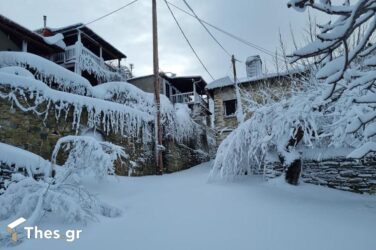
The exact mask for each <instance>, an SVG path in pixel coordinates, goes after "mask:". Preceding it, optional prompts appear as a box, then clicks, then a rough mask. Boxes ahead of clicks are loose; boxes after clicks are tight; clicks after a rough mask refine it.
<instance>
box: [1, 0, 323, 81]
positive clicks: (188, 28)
mask: <svg viewBox="0 0 376 250" xmlns="http://www.w3.org/2000/svg"><path fill="white" fill-rule="evenodd" d="M130 1H131V0H95V1H94V0H64V1H62V0H1V1H0V9H1V14H2V15H5V16H6V17H8V18H10V19H12V20H13V21H16V22H18V23H19V24H21V25H23V26H25V27H27V28H29V29H32V30H34V29H37V28H40V27H41V26H42V25H43V18H42V16H43V15H47V16H48V21H47V25H48V26H49V27H52V28H54V27H62V26H67V25H70V24H74V23H79V22H83V23H86V22H89V21H91V20H93V19H95V18H97V17H99V16H102V15H104V14H106V13H108V12H110V11H112V10H114V9H116V8H119V7H120V6H122V5H125V4H126V3H128V2H130ZM170 1H171V2H172V3H174V4H176V5H178V6H181V7H182V8H185V9H186V7H185V5H184V2H183V1H182V0H170ZM187 1H188V3H190V5H191V7H192V8H193V9H194V10H195V11H196V13H197V15H198V16H200V17H201V18H202V19H204V20H206V21H208V22H210V23H212V24H214V25H216V26H219V27H221V28H222V29H225V30H227V31H229V32H231V33H233V34H235V35H237V36H240V37H242V38H244V39H246V40H248V41H250V42H252V43H255V44H257V45H259V46H262V47H264V48H266V49H268V50H271V51H275V50H276V49H277V48H278V47H279V39H278V34H279V30H280V31H281V33H282V35H283V37H284V40H285V42H286V44H287V46H288V48H289V50H290V51H291V50H292V46H291V45H292V42H291V39H290V31H289V30H290V28H289V27H290V25H291V26H292V27H293V29H294V34H295V36H296V38H297V39H298V40H299V42H300V43H302V44H303V40H304V36H305V34H304V31H303V30H304V28H305V27H306V26H307V25H306V24H307V20H308V18H307V13H300V12H296V11H294V10H293V9H288V8H287V7H286V3H287V0H187ZM157 2H158V15H159V16H158V18H159V52H160V68H161V70H162V71H164V72H173V73H177V74H178V75H202V76H204V78H205V79H206V80H207V81H208V82H210V81H211V78H210V77H209V76H208V75H207V74H206V72H205V71H204V70H203V68H202V67H201V65H200V64H199V62H198V61H197V59H196V58H195V56H194V55H193V53H192V51H191V50H190V48H189V47H188V45H187V43H186V42H185V40H184V38H183V37H182V35H181V33H180V31H179V30H178V28H177V26H176V24H175V23H174V20H173V19H172V17H171V15H170V13H169V12H168V10H167V8H166V5H165V3H164V1H162V0H158V1H157ZM173 10H174V11H175V13H176V16H177V18H178V20H179V21H180V23H181V25H182V27H183V29H184V30H185V32H186V33H187V35H188V37H189V38H190V40H191V42H192V44H193V46H194V47H195V48H196V50H197V53H198V54H199V55H200V57H201V58H202V60H203V61H204V63H205V64H206V66H207V68H208V69H209V71H210V72H211V73H212V75H213V76H214V78H219V77H222V76H225V75H227V74H229V73H230V58H229V57H228V56H227V55H226V54H225V53H224V52H223V51H222V50H221V48H220V47H219V46H217V44H216V43H215V42H214V41H213V40H212V39H211V38H210V36H209V35H208V34H207V33H206V32H205V30H204V29H203V28H202V27H201V26H200V24H199V23H198V21H197V20H195V19H194V18H192V17H190V16H187V15H186V14H184V13H181V12H179V11H177V10H175V9H173ZM312 15H313V16H315V17H316V18H317V20H318V21H319V22H320V21H323V20H322V18H323V17H322V16H318V14H317V13H312ZM89 27H90V28H92V29H93V30H94V31H95V32H96V33H98V34H99V35H101V36H102V37H103V38H105V39H106V40H107V41H109V42H110V43H111V44H113V45H114V46H115V47H117V48H118V49H119V50H121V51H122V52H124V53H125V54H126V55H127V56H128V58H127V60H126V63H127V64H129V63H133V64H134V65H135V70H134V74H135V75H136V76H140V75H144V74H150V73H152V35H151V0H139V1H138V2H136V3H135V4H133V5H131V6H129V7H127V8H125V9H123V10H121V11H119V12H117V13H115V14H113V15H111V16H108V17H107V18H105V19H102V20H100V21H98V22H96V23H93V24H91V25H90V26H89ZM213 34H214V35H215V36H216V37H217V38H218V40H219V41H221V43H222V44H223V46H224V47H225V48H226V49H227V50H228V51H230V52H231V53H234V54H235V56H236V57H237V58H239V59H240V60H242V61H245V59H246V57H247V56H250V55H256V54H259V55H260V56H261V58H262V60H263V62H264V64H265V65H267V67H268V71H269V72H271V71H273V70H274V69H273V65H274V64H273V59H272V58H271V57H270V56H268V55H265V54H263V53H262V52H260V51H258V50H256V49H253V48H251V47H248V46H246V45H243V44H242V43H239V42H238V41H236V40H233V39H232V38H229V37H227V36H225V35H223V34H221V33H218V32H216V31H213ZM238 71H239V75H240V76H244V75H245V65H244V63H239V64H238Z"/></svg>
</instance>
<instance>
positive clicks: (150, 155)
mask: <svg viewBox="0 0 376 250" xmlns="http://www.w3.org/2000/svg"><path fill="white" fill-rule="evenodd" d="M71 112H73V109H71ZM72 119H73V113H69V114H68V116H67V118H66V119H65V117H63V116H62V117H60V119H59V120H56V118H55V111H54V110H53V108H50V110H49V114H48V116H47V118H46V119H44V117H40V116H38V115H36V114H35V113H33V112H31V111H30V112H23V111H21V110H20V109H18V108H17V106H16V105H12V104H11V103H10V102H9V101H8V100H4V99H1V98H0V142H2V143H6V144H10V145H13V146H16V147H19V148H22V149H25V150H28V151H30V152H33V153H35V154H37V155H40V156H41V157H43V158H44V159H47V160H49V159H50V157H51V153H52V151H53V148H54V146H55V144H56V142H57V140H58V139H59V138H61V137H63V136H67V135H75V134H76V130H75V129H73V128H72ZM86 119H87V116H86V115H85V112H83V114H82V116H81V124H86ZM86 129H87V127H85V126H83V125H82V126H81V129H80V131H78V133H79V134H80V133H81V131H84V130H86ZM99 132H100V131H99ZM203 133H204V131H203ZM102 135H103V138H104V140H105V141H109V142H111V143H114V144H116V145H119V146H122V147H124V148H125V151H126V153H127V154H129V155H130V159H128V160H126V161H124V162H121V161H117V163H116V173H117V174H119V175H136V176H139V175H150V174H154V173H155V161H154V143H143V142H142V141H141V140H139V139H138V138H127V137H125V136H121V135H120V134H115V133H109V134H105V133H102ZM196 137H197V138H192V139H191V140H190V141H188V142H186V143H185V144H187V145H188V146H185V145H183V144H178V143H177V142H174V141H171V140H164V142H163V143H164V145H165V147H166V151H165V152H164V159H165V170H166V172H174V171H178V170H182V169H186V168H189V167H192V166H194V165H197V164H199V163H201V162H203V161H207V160H208V159H209V158H208V155H207V154H206V153H205V152H207V150H208V149H207V147H206V146H207V141H206V136H205V135H204V134H203V135H200V136H196ZM205 145H206V146H205ZM198 149H200V150H198ZM0 153H1V152H0ZM63 162H64V155H62V156H60V157H59V158H58V163H60V164H61V163H63Z"/></svg>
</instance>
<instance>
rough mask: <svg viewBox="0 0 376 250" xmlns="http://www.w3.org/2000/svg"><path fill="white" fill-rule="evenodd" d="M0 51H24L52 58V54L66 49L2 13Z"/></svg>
mask: <svg viewBox="0 0 376 250" xmlns="http://www.w3.org/2000/svg"><path fill="white" fill-rule="evenodd" d="M0 51H23V52H29V53H33V54H37V55H39V56H42V57H45V58H48V59H50V56H51V55H53V54H56V53H61V52H64V49H63V48H61V47H60V46H57V45H55V44H49V43H48V42H47V41H46V40H45V39H44V38H43V37H42V36H40V35H38V34H36V33H35V32H32V31H30V30H29V29H27V28H25V27H23V26H21V25H19V24H18V23H16V22H13V21H12V20H10V19H8V18H6V17H5V16H2V15H0Z"/></svg>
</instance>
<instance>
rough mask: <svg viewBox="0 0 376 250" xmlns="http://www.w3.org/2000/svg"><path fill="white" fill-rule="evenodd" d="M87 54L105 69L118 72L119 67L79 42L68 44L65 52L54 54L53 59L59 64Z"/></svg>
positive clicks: (67, 62)
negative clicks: (108, 62) (107, 61)
mask: <svg viewBox="0 0 376 250" xmlns="http://www.w3.org/2000/svg"><path fill="white" fill-rule="evenodd" d="M80 55H82V56H85V57H88V58H90V60H91V61H92V62H94V63H95V64H97V65H98V66H100V67H102V68H103V69H104V70H107V71H110V72H113V73H118V72H119V69H118V68H116V67H113V66H111V65H109V64H107V63H106V62H105V61H104V60H103V58H101V57H99V56H97V55H96V54H94V53H93V52H92V51H90V50H89V49H87V48H85V47H84V46H82V45H81V46H79V45H78V44H75V45H71V46H67V47H66V48H65V51H64V52H60V53H57V54H54V55H52V61H54V62H55V63H57V64H69V63H71V62H72V63H73V62H75V61H76V60H77V59H78V58H79V56H80Z"/></svg>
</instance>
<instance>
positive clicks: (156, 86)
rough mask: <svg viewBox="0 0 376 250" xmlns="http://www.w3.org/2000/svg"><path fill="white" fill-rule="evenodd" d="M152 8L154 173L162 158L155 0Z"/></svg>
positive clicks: (158, 167)
mask: <svg viewBox="0 0 376 250" xmlns="http://www.w3.org/2000/svg"><path fill="white" fill-rule="evenodd" d="M152 3H153V4H152V5H153V6H152V9H153V68H154V102H155V107H156V112H155V113H156V114H155V115H156V117H155V128H154V130H155V162H156V174H157V175H162V173H163V159H162V149H163V146H162V127H161V100H160V93H159V92H160V82H159V58H158V23H157V1H156V0H152Z"/></svg>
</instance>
